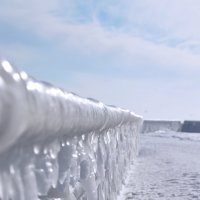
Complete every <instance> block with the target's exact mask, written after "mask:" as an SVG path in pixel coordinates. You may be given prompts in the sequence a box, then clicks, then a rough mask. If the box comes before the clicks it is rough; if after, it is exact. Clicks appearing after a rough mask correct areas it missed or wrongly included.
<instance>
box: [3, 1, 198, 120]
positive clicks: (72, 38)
mask: <svg viewBox="0 0 200 200" xmlns="http://www.w3.org/2000/svg"><path fill="white" fill-rule="evenodd" d="M199 8H200V2H199V1H198V0H193V1H189V0H176V1H169V0H162V1H160V0H126V1H123V0H116V1H114V0H102V1H95V0H86V1H84V3H83V1H80V0H59V1H54V0H43V1H40V0H29V1H21V0H2V1H1V7H0V23H1V25H2V26H1V27H3V25H5V24H6V25H7V26H6V28H5V31H4V35H3V34H2V35H1V37H0V54H5V55H6V56H8V57H9V58H11V60H14V61H15V62H17V63H18V64H19V65H22V66H26V65H27V66H31V67H29V70H30V68H31V69H32V70H30V72H34V73H35V74H36V75H39V78H45V79H46V80H49V81H53V82H55V83H58V84H59V85H61V86H62V85H65V87H66V88H67V89H68V90H74V91H75V92H76V91H77V92H78V93H81V94H83V96H87V94H88V96H93V97H96V98H99V99H102V100H105V101H106V102H108V103H112V102H113V103H114V104H118V105H120V106H122V107H129V108H131V109H134V106H135V107H136V111H138V112H139V113H141V114H144V115H147V116H148V117H150V116H153V115H152V114H151V113H152V112H153V111H152V110H156V111H155V113H157V114H158V115H159V114H161V115H162V116H169V115H170V113H169V112H171V111H170V109H169V107H167V106H164V105H168V104H167V102H170V104H171V105H173V106H172V107H173V109H174V116H175V114H176V111H177V112H178V113H181V114H178V115H177V117H180V116H181V115H184V106H186V107H187V102H190V104H191V105H197V100H199V99H200V96H197V95H196V96H195V91H196V88H195V86H196V85H198V84H200V83H199V82H198V81H197V80H198V77H197V74H198V73H199V71H200V56H199V54H200V27H199V20H200V12H199ZM6 33H9V34H6ZM17 33H18V34H17ZM21 33H23V34H21ZM27 35H28V36H29V37H26V36H27ZM14 36H15V37H14ZM5 38H7V40H4V39H5ZM22 38H23V40H22ZM9 39H10V41H11V42H7V41H9ZM11 39H12V40H11ZM34 66H37V67H36V68H35V71H34V70H33V68H34ZM41 66H42V67H41ZM44 66H45V67H44ZM40 68H41V69H40ZM26 69H28V67H27V68H26ZM47 69H48V73H44V70H46V71H47ZM36 71H37V73H36ZM55 72H57V73H58V77H57V78H56V77H55ZM88 74H89V75H88ZM66 77H67V78H66ZM149 77H151V78H149ZM173 77H174V78H173ZM103 79H106V81H105V80H103ZM153 79H155V80H153ZM191 79H195V80H194V81H191ZM165 81H167V82H166V83H165ZM170 81H171V82H172V83H171V82H170ZM91 83H92V84H91ZM171 88H173V90H172V91H173V92H172V93H171V92H170V90H171ZM182 88H185V89H183V90H182ZM194 88H195V89H194ZM185 90H187V91H189V96H188V95H187V94H186V92H185ZM155 91H157V93H156V92H155ZM84 94H85V95H84ZM169 96H172V97H173V98H169ZM190 96H193V99H190V98H189V97H190ZM179 97H181V98H182V99H184V100H182V103H181V104H180V106H177V104H178V103H179V101H181V99H180V98H179ZM146 99H148V100H149V101H148V102H147V101H146ZM159 103H160V106H161V107H162V108H163V109H161V110H160V111H159V109H156V106H157V105H158V104H159ZM144 105H147V106H144ZM134 110H135V109H134ZM151 111H152V112H151ZM190 111H191V112H190ZM195 112H196V110H195V109H193V108H191V107H190V109H189V107H188V109H187V111H186V114H185V115H184V116H186V115H189V114H190V113H192V114H194V113H195ZM147 113H148V114H147ZM192 114H191V115H192ZM158 115H156V114H155V115H154V116H155V117H156V116H158ZM195 116H197V115H195Z"/></svg>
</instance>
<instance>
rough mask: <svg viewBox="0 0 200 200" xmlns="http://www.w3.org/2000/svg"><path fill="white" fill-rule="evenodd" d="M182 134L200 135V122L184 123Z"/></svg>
mask: <svg viewBox="0 0 200 200" xmlns="http://www.w3.org/2000/svg"><path fill="white" fill-rule="evenodd" d="M181 132H189V133H200V121H189V120H186V121H184V122H183V126H182V129H181Z"/></svg>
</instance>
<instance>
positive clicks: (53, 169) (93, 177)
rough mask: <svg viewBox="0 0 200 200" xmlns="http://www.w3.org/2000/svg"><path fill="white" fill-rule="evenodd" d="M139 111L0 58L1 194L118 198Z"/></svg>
mask: <svg viewBox="0 0 200 200" xmlns="http://www.w3.org/2000/svg"><path fill="white" fill-rule="evenodd" d="M141 124H142V118H141V117H140V116H137V115H135V114H133V113H132V112H130V111H127V110H123V109H120V108H117V107H112V106H106V105H104V104H103V103H101V102H99V101H96V100H93V99H85V98H81V97H79V96H77V95H74V94H72V93H67V92H65V91H63V90H62V89H59V88H56V87H54V86H52V85H50V84H48V83H44V82H38V81H36V80H35V79H33V78H32V77H29V76H28V75H27V74H26V73H25V72H22V71H18V70H16V68H14V67H13V66H12V65H11V64H10V63H9V62H8V61H5V60H2V61H1V62H0V199H1V200H37V199H44V200H47V199H49V200H50V199H57V200H58V199H60V200H108V199H112V200H114V199H116V197H117V194H118V193H119V191H120V188H121V186H122V182H123V179H124V175H125V171H126V169H127V167H128V165H129V164H130V162H132V161H133V159H134V157H135V155H136V153H137V142H138V134H139V130H140V127H141Z"/></svg>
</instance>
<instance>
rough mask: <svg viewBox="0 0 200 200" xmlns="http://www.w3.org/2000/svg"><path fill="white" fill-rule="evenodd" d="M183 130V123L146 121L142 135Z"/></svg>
mask: <svg viewBox="0 0 200 200" xmlns="http://www.w3.org/2000/svg"><path fill="white" fill-rule="evenodd" d="M181 129H182V122H181V121H175V120H174V121H173V120H144V122H143V127H142V133H150V132H156V131H175V132H179V131H181Z"/></svg>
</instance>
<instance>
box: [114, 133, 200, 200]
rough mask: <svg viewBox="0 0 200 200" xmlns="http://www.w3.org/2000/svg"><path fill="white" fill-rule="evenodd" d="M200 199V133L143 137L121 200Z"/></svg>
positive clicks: (146, 135) (148, 135) (145, 135)
mask: <svg viewBox="0 0 200 200" xmlns="http://www.w3.org/2000/svg"><path fill="white" fill-rule="evenodd" d="M130 199H133V200H171V199H174V200H190V199H200V133H195V134H194V133H173V132H157V133H148V134H144V135H142V136H141V139H140V150H139V155H138V158H137V160H136V161H135V163H134V164H133V165H132V166H131V169H130V171H129V173H128V176H127V180H126V183H125V185H124V186H123V189H122V192H121V194H120V196H119V198H118V200H130Z"/></svg>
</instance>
